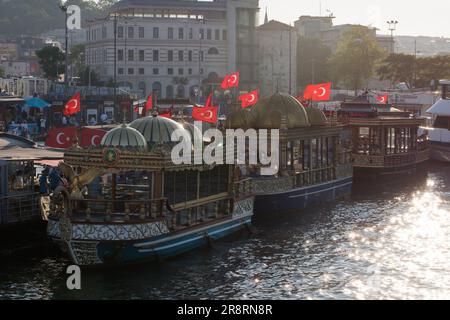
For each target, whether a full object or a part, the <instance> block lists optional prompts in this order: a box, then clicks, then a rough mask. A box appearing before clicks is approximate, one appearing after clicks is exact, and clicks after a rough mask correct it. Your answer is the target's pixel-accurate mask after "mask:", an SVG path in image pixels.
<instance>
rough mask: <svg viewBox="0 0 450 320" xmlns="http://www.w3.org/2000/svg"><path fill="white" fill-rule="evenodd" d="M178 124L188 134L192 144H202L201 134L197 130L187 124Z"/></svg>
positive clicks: (190, 124)
mask: <svg viewBox="0 0 450 320" xmlns="http://www.w3.org/2000/svg"><path fill="white" fill-rule="evenodd" d="M180 124H181V125H182V126H183V128H184V129H186V130H187V131H188V132H189V135H190V137H191V141H192V143H194V142H195V141H196V140H198V141H199V144H202V143H203V133H202V131H201V130H200V129H199V128H197V127H196V126H195V125H193V124H192V123H189V122H180Z"/></svg>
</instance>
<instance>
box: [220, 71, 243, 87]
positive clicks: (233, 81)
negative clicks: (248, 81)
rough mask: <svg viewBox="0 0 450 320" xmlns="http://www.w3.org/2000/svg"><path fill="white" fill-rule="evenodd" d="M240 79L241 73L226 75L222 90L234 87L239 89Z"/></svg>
mask: <svg viewBox="0 0 450 320" xmlns="http://www.w3.org/2000/svg"><path fill="white" fill-rule="evenodd" d="M239 78H240V74H239V72H235V73H232V74H230V75H226V76H225V78H224V79H223V81H222V85H221V87H222V89H224V90H225V89H229V88H233V87H236V88H237V87H239Z"/></svg>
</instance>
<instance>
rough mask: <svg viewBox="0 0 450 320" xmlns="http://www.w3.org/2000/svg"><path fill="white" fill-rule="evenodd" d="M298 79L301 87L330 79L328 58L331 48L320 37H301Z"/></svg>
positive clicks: (299, 42) (298, 50)
mask: <svg viewBox="0 0 450 320" xmlns="http://www.w3.org/2000/svg"><path fill="white" fill-rule="evenodd" d="M297 52H298V55H297V56H298V63H297V70H298V71H297V80H298V84H299V85H300V86H301V87H306V86H307V85H308V84H311V83H313V82H314V83H319V82H328V81H330V73H329V68H328V59H329V58H330V56H331V49H330V48H329V47H327V46H326V45H324V44H323V42H322V41H321V40H320V39H309V38H304V37H300V38H299V41H298V49H297Z"/></svg>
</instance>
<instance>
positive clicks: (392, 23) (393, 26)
mask: <svg viewBox="0 0 450 320" xmlns="http://www.w3.org/2000/svg"><path fill="white" fill-rule="evenodd" d="M387 24H388V25H389V30H390V31H391V53H395V52H394V51H395V50H394V31H395V30H396V29H397V24H398V21H397V20H391V21H387Z"/></svg>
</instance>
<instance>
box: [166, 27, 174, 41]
mask: <svg viewBox="0 0 450 320" xmlns="http://www.w3.org/2000/svg"><path fill="white" fill-rule="evenodd" d="M167 38H168V39H173V28H169V29H168V30H167Z"/></svg>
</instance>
